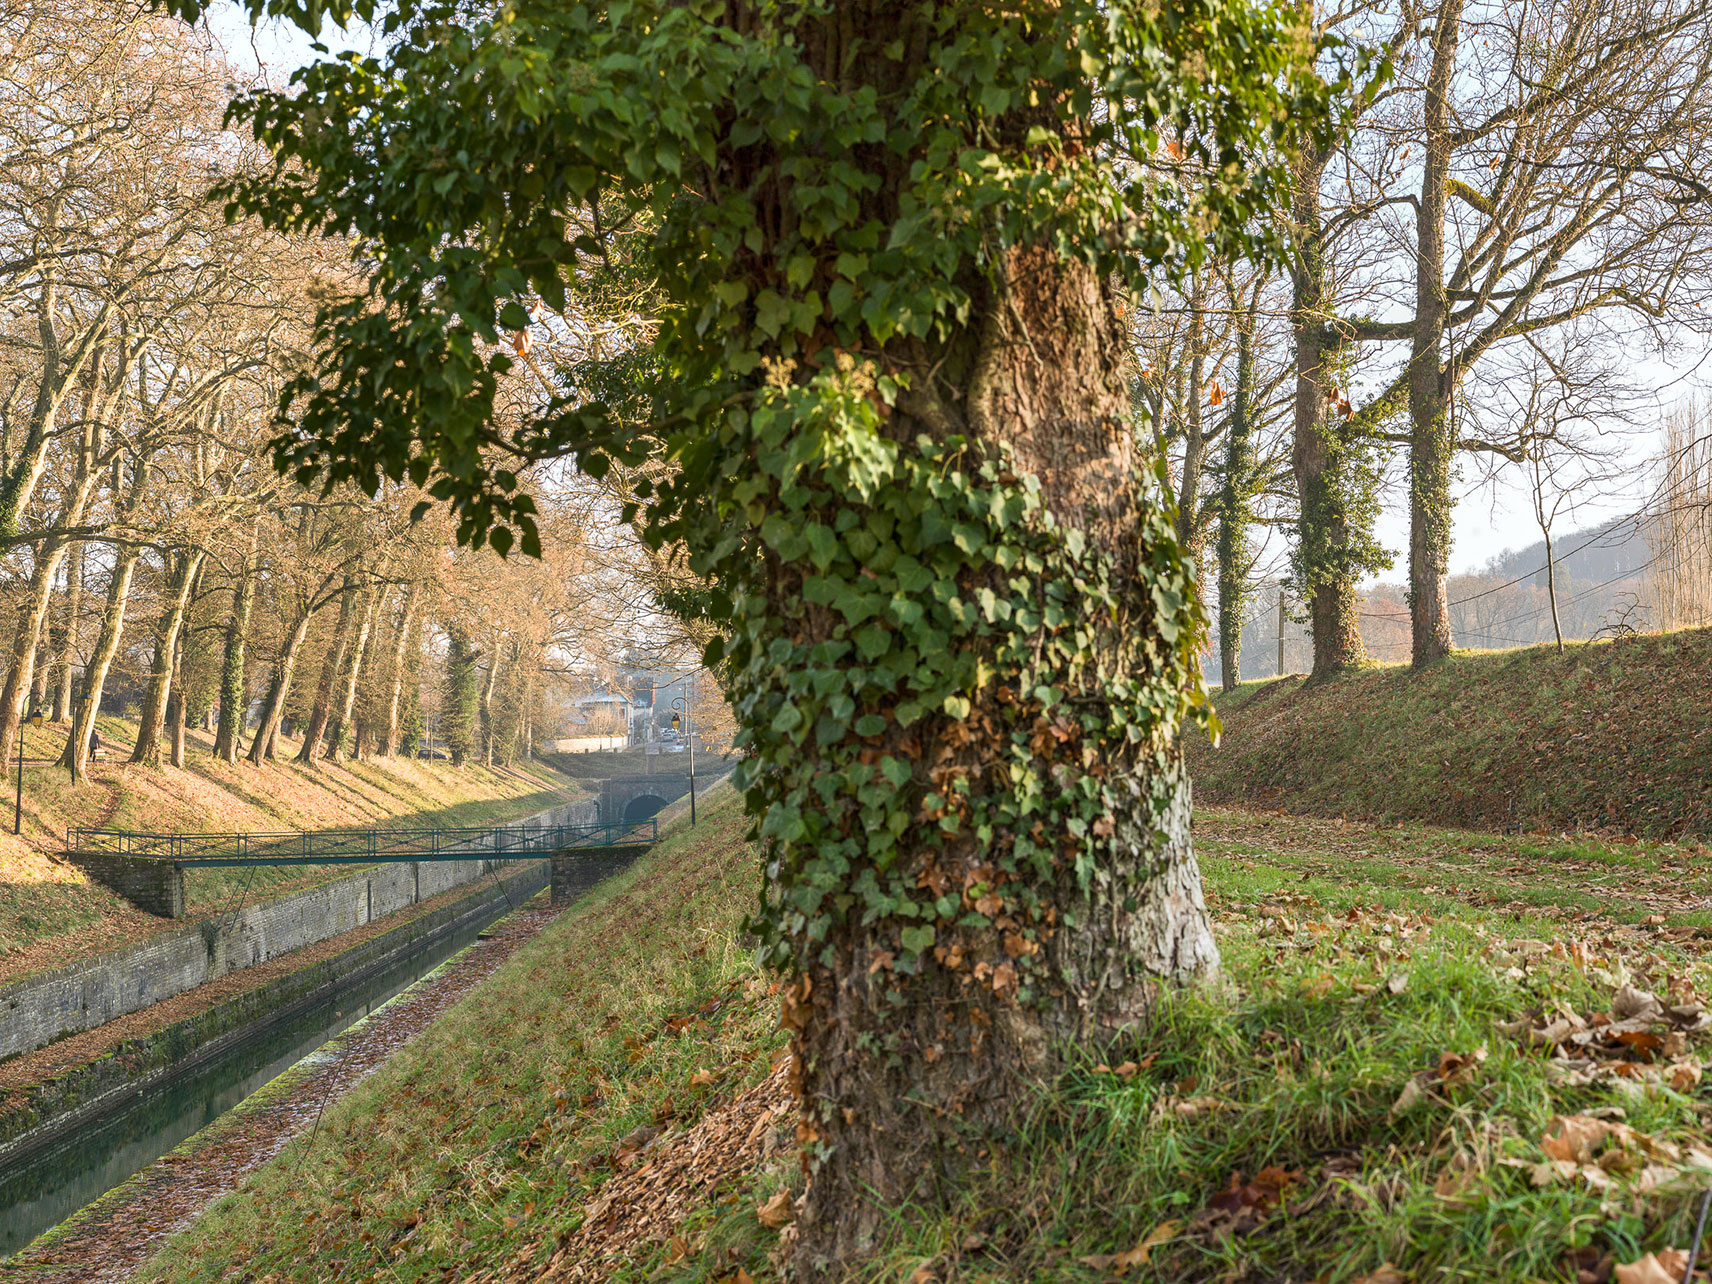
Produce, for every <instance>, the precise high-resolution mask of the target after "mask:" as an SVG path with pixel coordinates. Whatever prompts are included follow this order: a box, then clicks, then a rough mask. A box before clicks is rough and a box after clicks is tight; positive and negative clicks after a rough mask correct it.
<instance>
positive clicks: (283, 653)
mask: <svg viewBox="0 0 1712 1284" xmlns="http://www.w3.org/2000/svg"><path fill="white" fill-rule="evenodd" d="M312 618H313V616H312V615H311V614H310V612H308V611H304V612H303V614H301V615H299V616H298V617H297V619H296V621H295V622H293V624H292V626H291V627H290V628H289V629H287V630H286V634H285V640H284V641H283V642H281V643H280V646H279V655H278V656H277V657H275V659H274V663H273V680H272V681H271V682H270V683H269V684H268V693H267V699H266V700H264V701H263V702H262V720H261V723H260V725H259V726H257V727H256V737H255V739H254V740H252V741H251V742H250V761H251V762H253V763H255V764H256V765H257V766H260V765H261V764H262V763H263V762H264V761H266V760H267V759H269V758H272V757H273V756H274V754H275V753H276V752H278V746H279V720H280V716H281V715H282V714H283V713H284V712H285V698H286V696H287V695H288V694H290V692H291V678H292V674H293V673H294V672H295V671H296V669H297V654H298V649H299V648H300V647H301V646H302V645H303V639H304V638H305V637H307V636H308V635H309V621H310V620H311V619H312Z"/></svg>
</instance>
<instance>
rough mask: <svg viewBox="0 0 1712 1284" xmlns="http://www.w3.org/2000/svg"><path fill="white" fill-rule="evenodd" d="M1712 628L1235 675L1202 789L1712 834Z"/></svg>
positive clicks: (1199, 741) (1299, 804) (1503, 819)
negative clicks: (1423, 664) (1340, 673)
mask: <svg viewBox="0 0 1712 1284" xmlns="http://www.w3.org/2000/svg"><path fill="white" fill-rule="evenodd" d="M1708 689H1712V630H1707V629H1700V630H1692V631H1686V632H1681V633H1669V634H1660V635H1657V636H1649V637H1638V638H1630V639H1626V640H1623V641H1621V642H1606V643H1600V644H1595V645H1588V644H1581V643H1578V644H1575V645H1573V646H1571V647H1570V648H1569V649H1568V650H1567V652H1566V653H1565V654H1563V655H1561V656H1560V655H1558V654H1557V652H1556V651H1555V650H1554V649H1553V648H1551V647H1530V648H1524V649H1521V650H1516V651H1492V652H1459V653H1457V654H1455V655H1453V656H1451V657H1450V658H1449V659H1448V660H1446V661H1444V662H1442V663H1441V664H1438V665H1435V666H1433V667H1432V668H1431V669H1429V670H1427V671H1426V672H1424V673H1419V674H1417V673H1414V672H1412V671H1410V670H1409V669H1407V668H1375V669H1370V670H1365V671H1362V672H1358V673H1354V674H1350V675H1348V676H1346V677H1342V678H1338V679H1335V680H1332V681H1329V682H1323V683H1308V682H1304V681H1303V680H1302V679H1300V678H1286V679H1283V680H1282V681H1267V682H1256V683H1245V684H1243V685H1242V686H1240V687H1238V688H1237V690H1236V691H1233V692H1231V693H1230V694H1229V695H1221V696H1219V697H1218V698H1217V704H1218V707H1219V711H1220V715H1221V717H1222V718H1223V720H1224V723H1225V737H1224V742H1223V744H1221V745H1220V746H1219V747H1218V748H1213V747H1211V746H1209V745H1208V744H1207V743H1206V742H1205V740H1204V738H1202V737H1199V736H1191V737H1190V738H1189V740H1188V749H1189V755H1190V763H1191V767H1192V769H1193V773H1194V777H1195V785H1196V789H1197V797H1198V798H1201V799H1204V800H1210V801H1215V802H1229V803H1249V804H1253V803H1271V804H1275V805H1281V806H1286V807H1288V808H1289V809H1290V810H1292V811H1306V812H1314V813H1317V814H1320V815H1332V816H1336V815H1347V816H1352V817H1355V816H1359V817H1363V818H1368V819H1379V820H1393V819H1401V818H1412V819H1416V820H1423V821H1428V822H1432V823H1436V824H1459V825H1468V826H1478V827H1481V828H1485V829H1492V830H1510V831H1515V830H1538V829H1545V830H1578V829H1617V830H1621V831H1623V832H1627V833H1635V834H1644V835H1648V836H1651V837H1681V836H1684V835H1698V836H1705V835H1708V834H1712V788H1708V784H1707V763H1708V761H1709V758H1708V755H1709V754H1712V721H1709V720H1708V716H1707V709H1706V701H1705V697H1704V692H1705V691H1707V690H1708Z"/></svg>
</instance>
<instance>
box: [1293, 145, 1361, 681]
mask: <svg viewBox="0 0 1712 1284" xmlns="http://www.w3.org/2000/svg"><path fill="white" fill-rule="evenodd" d="M1329 157H1330V152H1328V151H1319V152H1317V153H1312V154H1308V155H1305V156H1303V157H1302V158H1301V159H1299V161H1298V162H1297V166H1296V173H1295V186H1296V190H1295V195H1294V201H1293V208H1292V215H1293V218H1294V222H1295V231H1296V237H1297V242H1296V246H1297V248H1296V256H1295V262H1294V263H1293V265H1292V272H1291V287H1292V297H1291V324H1292V326H1293V328H1294V330H1295V332H1296V395H1295V403H1294V417H1295V422H1294V428H1295V438H1294V443H1293V448H1292V452H1291V468H1292V471H1293V472H1294V473H1295V477H1296V497H1297V500H1298V504H1299V507H1298V515H1297V519H1296V535H1297V539H1296V553H1295V561H1296V578H1297V581H1298V583H1299V585H1300V587H1301V590H1302V593H1303V596H1304V598H1305V601H1306V604H1307V607H1308V623H1309V629H1310V631H1311V633H1312V634H1313V639H1314V669H1313V676H1314V677H1316V678H1324V677H1329V676H1331V675H1333V674H1335V673H1340V672H1342V671H1343V670H1345V669H1350V668H1353V667H1355V666H1356V665H1358V664H1360V663H1361V662H1362V660H1363V659H1365V658H1366V651H1365V648H1364V647H1363V646H1362V641H1361V627H1360V621H1359V619H1358V618H1357V616H1356V595H1355V586H1356V582H1357V573H1358V568H1359V564H1360V563H1359V554H1358V553H1357V551H1356V549H1355V546H1356V545H1357V544H1358V543H1359V542H1360V537H1361V536H1362V535H1363V534H1364V533H1365V531H1364V530H1363V529H1362V527H1363V526H1364V524H1366V523H1367V522H1370V520H1371V512H1370V510H1371V508H1372V505H1371V503H1370V502H1369V503H1366V504H1364V503H1362V502H1361V501H1362V499H1363V494H1362V492H1363V489H1364V487H1363V484H1362V483H1363V481H1364V478H1363V477H1362V475H1361V474H1362V470H1361V468H1360V461H1359V460H1358V459H1357V458H1356V455H1355V450H1354V447H1353V443H1352V442H1350V441H1349V440H1347V438H1346V434H1345V433H1344V432H1343V431H1342V425H1341V424H1340V423H1339V421H1338V404H1337V403H1338V388H1337V379H1338V369H1339V367H1340V365H1341V364H1342V363H1343V360H1344V358H1345V355H1346V351H1345V350H1346V346H1347V345H1346V344H1345V342H1344V340H1343V339H1342V337H1341V336H1340V335H1339V333H1338V332H1337V330H1336V328H1335V326H1334V325H1333V324H1332V322H1333V317H1332V304H1331V299H1330V297H1329V285H1328V281H1327V271H1326V262H1325V243H1324V228H1323V226H1322V218H1321V201H1320V183H1321V181H1322V180H1323V177H1324V173H1325V166H1326V162H1327V160H1328V159H1329ZM1346 404H1347V402H1346ZM1352 510H1353V511H1352Z"/></svg>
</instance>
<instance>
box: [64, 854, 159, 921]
mask: <svg viewBox="0 0 1712 1284" xmlns="http://www.w3.org/2000/svg"><path fill="white" fill-rule="evenodd" d="M71 859H72V861H73V862H74V863H75V864H76V865H77V866H78V868H80V869H82V870H83V872H84V873H86V874H88V875H89V876H90V877H91V878H93V879H94V880H95V881H96V882H98V883H101V884H103V885H104V886H107V887H111V888H112V889H113V890H114V891H116V892H118V893H119V895H121V896H123V897H124V898H125V899H126V900H128V901H130V902H131V904H133V905H135V906H136V907H137V908H138V909H143V910H147V911H148V912H149V913H151V914H158V915H160V917H162V918H183V917H184V871H183V870H182V869H180V868H179V867H178V866H176V865H174V864H173V863H172V862H171V861H169V860H159V859H156V858H153V857H148V856H115V855H112V854H110V853H105V852H90V853H78V854H76V855H73V856H72V857H71Z"/></svg>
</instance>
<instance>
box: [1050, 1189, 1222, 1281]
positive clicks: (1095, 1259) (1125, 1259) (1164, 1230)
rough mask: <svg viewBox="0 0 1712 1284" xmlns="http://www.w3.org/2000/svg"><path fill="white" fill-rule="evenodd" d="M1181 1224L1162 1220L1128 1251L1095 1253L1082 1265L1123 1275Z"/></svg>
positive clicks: (1084, 1259) (1144, 1260)
mask: <svg viewBox="0 0 1712 1284" xmlns="http://www.w3.org/2000/svg"><path fill="white" fill-rule="evenodd" d="M1231 1176H1232V1178H1233V1180H1234V1178H1235V1176H1236V1174H1234V1173H1233V1174H1231ZM1181 1225H1182V1223H1181V1222H1160V1223H1159V1225H1157V1226H1155V1227H1154V1228H1153V1229H1152V1230H1151V1231H1149V1232H1148V1234H1147V1238H1146V1239H1144V1240H1142V1241H1141V1243H1139V1244H1137V1245H1136V1246H1135V1247H1134V1248H1132V1249H1130V1250H1129V1251H1128V1252H1125V1253H1093V1254H1090V1255H1089V1256H1087V1257H1084V1258H1082V1259H1081V1261H1082V1265H1084V1266H1091V1267H1093V1268H1094V1269H1095V1270H1096V1271H1111V1272H1112V1273H1113V1274H1114V1275H1121V1274H1122V1273H1123V1272H1125V1271H1129V1270H1133V1269H1135V1268H1136V1267H1137V1266H1146V1265H1147V1259H1148V1256H1149V1255H1150V1254H1151V1253H1152V1252H1153V1250H1154V1249H1156V1248H1158V1247H1159V1246H1160V1245H1161V1244H1163V1243H1164V1242H1165V1241H1166V1240H1168V1239H1170V1238H1172V1236H1174V1235H1176V1234H1177V1230H1178V1228H1179V1227H1180V1226H1181Z"/></svg>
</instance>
